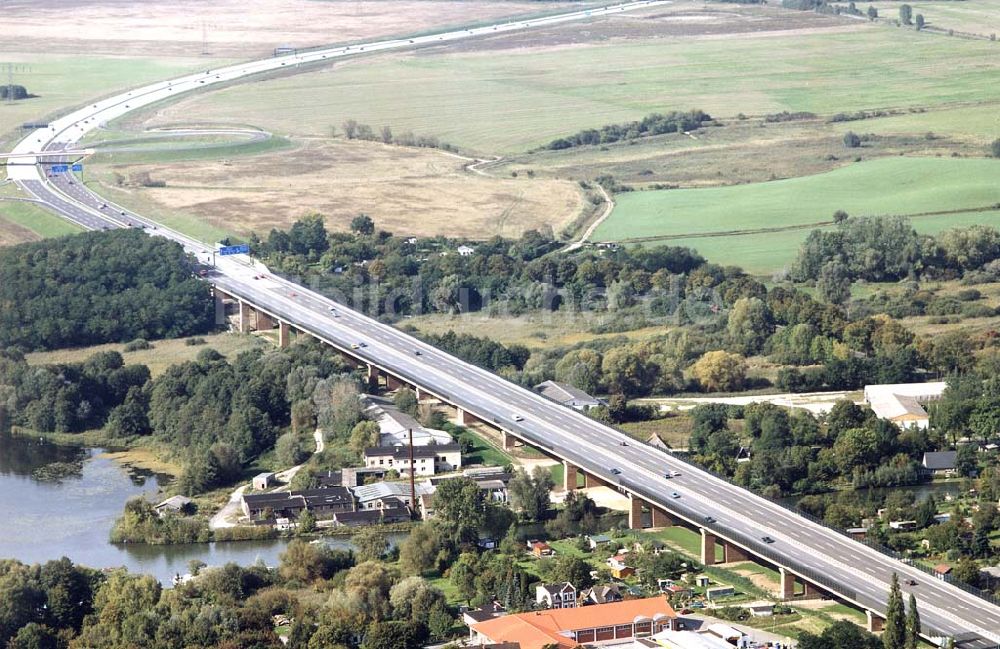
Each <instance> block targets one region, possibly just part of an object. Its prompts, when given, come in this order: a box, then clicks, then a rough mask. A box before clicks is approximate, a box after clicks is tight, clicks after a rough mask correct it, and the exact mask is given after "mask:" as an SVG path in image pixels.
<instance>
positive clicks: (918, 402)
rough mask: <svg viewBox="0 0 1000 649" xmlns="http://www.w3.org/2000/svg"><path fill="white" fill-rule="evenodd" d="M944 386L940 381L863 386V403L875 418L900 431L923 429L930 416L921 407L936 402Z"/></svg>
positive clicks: (945, 386) (928, 423)
mask: <svg viewBox="0 0 1000 649" xmlns="http://www.w3.org/2000/svg"><path fill="white" fill-rule="evenodd" d="M947 387H948V384H947V383H945V382H944V381H934V382H930V383H895V384H884V385H866V386H865V403H867V404H868V405H869V406H870V407H871V409H872V412H874V413H875V416H876V417H878V418H879V419H886V420H888V421H891V422H892V423H894V424H896V425H897V426H899V427H900V428H909V427H910V426H916V427H917V428H927V426H929V425H930V416H929V415H928V414H927V411H926V410H924V406H923V404H926V403H927V402H929V401H935V400H937V399H940V398H941V395H942V394H944V390H945V388H947Z"/></svg>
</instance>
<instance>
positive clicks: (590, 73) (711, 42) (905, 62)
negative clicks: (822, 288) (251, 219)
mask: <svg viewBox="0 0 1000 649" xmlns="http://www.w3.org/2000/svg"><path fill="white" fill-rule="evenodd" d="M539 45H540V47H538V48H528V49H516V50H504V51H501V52H497V51H485V52H475V51H473V52H460V53H451V54H449V53H447V52H441V53H435V54H433V55H432V54H430V53H420V52H417V53H414V54H408V55H406V54H404V55H398V56H392V57H380V58H375V59H370V60H367V61H356V62H350V63H346V64H344V65H342V66H340V67H336V68H333V69H324V70H320V71H316V72H311V73H306V74H301V75H297V76H292V77H284V78H278V79H272V80H268V81H262V82H259V83H253V84H247V85H242V86H234V87H231V88H227V89H222V90H220V91H218V92H213V93H210V94H207V95H201V96H195V97H191V98H189V99H186V100H182V101H180V102H179V103H177V104H175V105H174V106H172V107H168V108H167V109H165V110H164V111H163V112H162V114H161V116H160V118H159V119H161V120H163V121H169V122H175V121H177V120H179V119H182V118H183V119H188V120H190V119H192V118H197V119H200V120H210V121H213V122H223V123H233V122H234V121H237V120H238V121H239V122H240V123H248V122H249V123H253V124H254V125H256V126H259V127H261V128H265V129H268V130H273V131H275V132H278V133H291V134H300V135H328V134H329V132H330V127H331V126H336V127H339V125H340V124H341V123H342V122H343V121H344V120H346V119H348V118H353V119H357V120H358V121H360V122H365V123H369V124H371V125H373V126H375V127H378V126H381V125H383V124H388V125H390V126H391V127H392V128H393V129H395V130H397V131H400V130H405V129H411V130H413V131H414V132H415V133H418V134H427V135H436V136H438V137H440V138H441V139H442V140H443V141H446V142H450V143H452V144H455V145H458V146H463V147H468V148H470V149H474V150H478V151H488V152H491V153H498V154H499V153H505V154H509V153H513V152H521V151H524V150H526V149H529V148H532V147H536V146H539V145H542V144H544V143H546V142H548V141H549V140H551V139H553V138H555V137H557V136H559V135H563V134H568V133H572V132H575V131H577V130H579V129H581V128H586V127H597V126H601V125H603V124H606V123H610V122H620V121H627V120H631V119H636V118H638V117H641V116H643V115H644V114H647V113H649V112H653V111H658V110H660V111H662V110H670V109H680V110H686V109H690V108H701V109H703V110H706V111H708V112H709V113H711V114H712V115H717V116H720V117H723V118H726V117H732V116H735V115H736V114H737V113H741V112H742V113H746V114H748V115H752V114H764V113H771V112H778V111H782V110H789V111H812V112H816V113H820V114H833V113H837V112H841V111H854V110H861V109H872V108H887V107H918V106H928V105H940V104H951V103H955V102H982V101H988V100H997V99H1000V86H997V85H996V84H995V83H993V82H992V81H993V80H994V79H995V77H996V72H997V57H996V44H995V43H990V42H983V41H972V40H963V39H949V38H945V37H940V36H933V35H929V34H920V33H916V32H912V31H902V30H900V31H890V30H889V29H888V28H886V27H882V26H871V25H858V26H857V27H856V29H854V30H852V31H847V32H842V31H832V32H831V31H828V32H818V33H796V32H792V33H786V34H779V35H768V36H758V37H752V38H740V37H738V36H733V37H730V38H725V39H669V40H666V39H664V40H659V39H657V40H645V41H623V42H617V43H613V44H582V45H579V46H575V47H558V48H545V47H542V46H543V45H544V43H539ZM942 61H948V65H942V64H941V62H942ZM290 97H294V98H295V99H296V101H294V102H291V101H289V98H290Z"/></svg>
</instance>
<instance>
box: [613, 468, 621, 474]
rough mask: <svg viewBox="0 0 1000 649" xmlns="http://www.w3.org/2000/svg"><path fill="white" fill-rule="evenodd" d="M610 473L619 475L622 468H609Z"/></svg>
mask: <svg viewBox="0 0 1000 649" xmlns="http://www.w3.org/2000/svg"><path fill="white" fill-rule="evenodd" d="M611 473H613V474H614V475H621V474H622V470H621V469H611Z"/></svg>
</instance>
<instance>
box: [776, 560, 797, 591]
mask: <svg viewBox="0 0 1000 649" xmlns="http://www.w3.org/2000/svg"><path fill="white" fill-rule="evenodd" d="M778 572H779V573H780V574H781V599H792V598H794V597H795V575H793V574H792V573H791V572H789V571H788V570H786V569H785V568H780V567H779V568H778Z"/></svg>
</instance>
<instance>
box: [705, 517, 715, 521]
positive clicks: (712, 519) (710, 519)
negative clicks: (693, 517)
mask: <svg viewBox="0 0 1000 649" xmlns="http://www.w3.org/2000/svg"><path fill="white" fill-rule="evenodd" d="M705 522H706V523H714V522H715V517H713V516H706V517H705Z"/></svg>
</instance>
